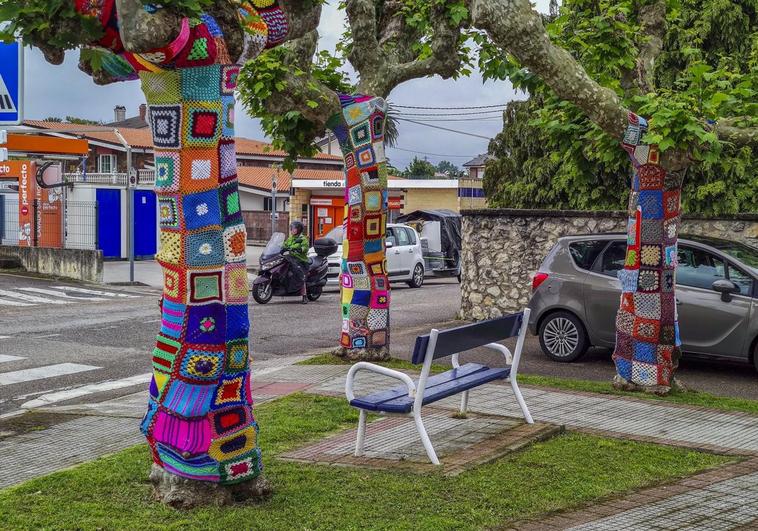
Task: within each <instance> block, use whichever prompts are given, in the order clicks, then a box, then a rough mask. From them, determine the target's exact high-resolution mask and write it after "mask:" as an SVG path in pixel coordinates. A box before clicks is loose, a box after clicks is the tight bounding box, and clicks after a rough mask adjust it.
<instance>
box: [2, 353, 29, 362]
mask: <svg viewBox="0 0 758 531" xmlns="http://www.w3.org/2000/svg"><path fill="white" fill-rule="evenodd" d="M25 359H26V358H22V357H21V356H9V355H8V354H0V363H5V362H7V361H18V360H25Z"/></svg>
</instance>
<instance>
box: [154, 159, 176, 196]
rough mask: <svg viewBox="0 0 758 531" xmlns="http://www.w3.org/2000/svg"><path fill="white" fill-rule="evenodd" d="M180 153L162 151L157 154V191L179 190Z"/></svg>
mask: <svg viewBox="0 0 758 531" xmlns="http://www.w3.org/2000/svg"><path fill="white" fill-rule="evenodd" d="M179 160H180V159H179V153H178V152H171V151H160V152H158V153H156V154H155V191H156V192H159V193H160V192H176V191H178V190H179V176H180V175H181V173H180V165H179Z"/></svg>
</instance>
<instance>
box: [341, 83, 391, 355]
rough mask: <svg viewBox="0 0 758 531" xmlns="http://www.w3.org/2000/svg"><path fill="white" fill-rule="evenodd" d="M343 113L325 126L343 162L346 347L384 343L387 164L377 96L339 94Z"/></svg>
mask: <svg viewBox="0 0 758 531" xmlns="http://www.w3.org/2000/svg"><path fill="white" fill-rule="evenodd" d="M340 103H341V105H342V112H341V113H339V114H337V115H335V116H333V117H332V118H331V119H330V120H329V123H328V124H327V125H328V127H329V128H330V129H331V130H332V131H333V132H334V134H335V136H336V137H337V139H338V140H339V143H340V148H341V149H342V154H343V157H344V161H345V218H344V222H343V223H344V225H343V228H344V234H345V236H344V239H343V240H342V270H341V273H340V285H341V297H342V299H341V300H342V334H341V338H340V344H341V345H342V346H343V347H345V348H349V349H353V348H381V347H385V346H387V345H389V329H390V325H389V306H390V284H389V279H388V278H387V261H386V260H385V234H386V228H387V163H386V159H385V156H384V120H385V117H386V114H387V104H386V102H385V101H384V100H383V99H382V98H375V97H371V96H363V95H353V96H349V95H346V94H340Z"/></svg>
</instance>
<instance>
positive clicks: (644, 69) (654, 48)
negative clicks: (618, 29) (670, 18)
mask: <svg viewBox="0 0 758 531" xmlns="http://www.w3.org/2000/svg"><path fill="white" fill-rule="evenodd" d="M639 18H640V26H641V29H642V35H643V36H644V38H645V42H644V43H643V44H642V46H641V47H640V53H639V56H638V57H637V86H638V87H639V89H640V92H641V93H642V94H649V93H651V92H655V60H656V59H657V58H658V56H659V55H660V54H661V51H662V50H663V38H664V37H665V36H666V2H664V0H658V1H657V2H655V3H654V4H648V5H644V6H642V7H641V8H640V14H639Z"/></svg>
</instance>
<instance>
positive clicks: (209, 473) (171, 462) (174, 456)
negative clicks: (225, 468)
mask: <svg viewBox="0 0 758 531" xmlns="http://www.w3.org/2000/svg"><path fill="white" fill-rule="evenodd" d="M155 454H156V455H157V458H158V459H159V460H160V464H161V465H162V466H163V468H165V469H166V470H168V471H169V472H171V473H172V474H176V475H177V476H181V477H184V478H188V479H193V480H198V481H211V482H217V481H219V480H220V475H219V467H218V463H216V461H214V460H213V459H211V458H210V457H209V456H208V454H205V453H202V454H198V455H195V456H191V457H190V456H187V457H184V455H182V454H180V453H179V452H175V451H174V450H172V449H171V448H169V447H168V446H166V445H165V444H160V443H157V444H156V448H155Z"/></svg>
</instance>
